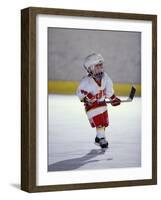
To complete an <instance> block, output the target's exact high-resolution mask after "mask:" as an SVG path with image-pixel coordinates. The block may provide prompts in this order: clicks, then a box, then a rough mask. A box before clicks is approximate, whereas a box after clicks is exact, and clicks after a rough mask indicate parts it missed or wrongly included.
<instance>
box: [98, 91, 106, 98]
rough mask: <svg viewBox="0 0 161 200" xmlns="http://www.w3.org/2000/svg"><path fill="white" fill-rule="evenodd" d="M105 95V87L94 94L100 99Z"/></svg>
mask: <svg viewBox="0 0 161 200" xmlns="http://www.w3.org/2000/svg"><path fill="white" fill-rule="evenodd" d="M105 95H106V94H105V89H104V90H100V91H99V93H97V94H96V99H101V98H102V97H104V96H105Z"/></svg>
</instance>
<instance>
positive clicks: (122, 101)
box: [106, 86, 136, 103]
mask: <svg viewBox="0 0 161 200" xmlns="http://www.w3.org/2000/svg"><path fill="white" fill-rule="evenodd" d="M135 92H136V88H135V86H132V87H131V91H130V93H129V97H128V98H127V99H125V100H121V103H125V102H131V101H132V100H133V98H134V96H135ZM106 103H112V101H106Z"/></svg>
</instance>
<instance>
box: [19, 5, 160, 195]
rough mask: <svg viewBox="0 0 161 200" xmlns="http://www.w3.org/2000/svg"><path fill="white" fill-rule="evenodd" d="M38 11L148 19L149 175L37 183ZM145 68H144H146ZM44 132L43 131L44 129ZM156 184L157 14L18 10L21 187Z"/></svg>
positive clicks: (42, 189)
mask: <svg viewBox="0 0 161 200" xmlns="http://www.w3.org/2000/svg"><path fill="white" fill-rule="evenodd" d="M38 15H47V16H52V15H56V16H61V17H62V18H66V17H67V16H70V17H80V18H84V17H86V18H88V17H89V18H93V19H98V18H99V19H100V20H106V19H116V20H120V19H123V20H128V21H130V20H135V21H148V22H151V23H152V49H151V51H152V65H151V66H152V74H151V76H152V99H151V101H152V129H151V134H152V141H151V145H152V152H151V153H152V161H151V163H152V166H151V178H148V179H134V180H118V181H107V182H106V181H103V182H92V183H91V182H90V183H88V182H84V183H71V184H52V185H51V184H50V185H37V182H36V180H37V168H36V160H37V155H36V141H37V135H36V131H37V130H36V123H37V119H36V108H37V107H36V98H37V96H36V95H37V91H36V77H37V68H36V65H37V63H36V55H37V52H36V48H37V47H36V45H37V44H36V38H37V34H36V26H37V24H36V17H37V16H38ZM147 70H148V69H147ZM44 134H46V133H44ZM154 184H157V16H156V15H148V14H133V13H114V12H98V11H83V10H66V9H54V8H36V7H29V8H25V9H23V10H21V189H22V190H24V191H27V192H45V191H61V190H77V189H94V188H109V187H123V186H139V185H154Z"/></svg>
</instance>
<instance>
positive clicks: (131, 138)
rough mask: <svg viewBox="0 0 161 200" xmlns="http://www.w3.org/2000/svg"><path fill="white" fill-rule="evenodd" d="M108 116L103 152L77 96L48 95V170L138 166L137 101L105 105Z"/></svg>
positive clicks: (138, 119)
mask: <svg viewBox="0 0 161 200" xmlns="http://www.w3.org/2000/svg"><path fill="white" fill-rule="evenodd" d="M121 98H122V99H124V98H126V97H121ZM108 113H109V121H110V125H109V127H108V128H106V138H107V140H108V142H109V148H108V149H107V150H106V152H105V153H103V152H102V151H101V150H100V147H98V146H96V145H95V144H94V139H95V135H96V132H95V129H94V128H91V126H90V124H89V122H88V119H87V116H86V113H85V111H84V106H83V103H81V102H79V100H78V98H77V96H75V95H49V96H48V171H67V170H87V169H90V170H92V169H107V168H127V167H141V98H140V97H135V98H134V100H133V102H130V103H122V104H121V105H120V106H117V107H112V106H111V105H108Z"/></svg>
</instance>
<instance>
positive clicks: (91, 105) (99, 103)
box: [84, 101, 107, 112]
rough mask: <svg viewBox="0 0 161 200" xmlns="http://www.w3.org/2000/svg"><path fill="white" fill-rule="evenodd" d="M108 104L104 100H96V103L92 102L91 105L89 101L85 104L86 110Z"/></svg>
mask: <svg viewBox="0 0 161 200" xmlns="http://www.w3.org/2000/svg"><path fill="white" fill-rule="evenodd" d="M106 105H107V104H106V102H105V101H102V102H98V101H95V102H94V103H92V104H90V105H89V104H88V103H85V104H84V106H85V110H86V112H87V111H89V110H91V109H95V108H99V107H101V106H106Z"/></svg>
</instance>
